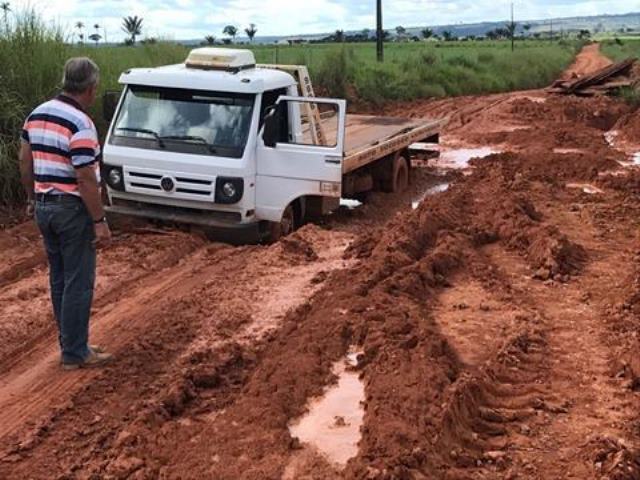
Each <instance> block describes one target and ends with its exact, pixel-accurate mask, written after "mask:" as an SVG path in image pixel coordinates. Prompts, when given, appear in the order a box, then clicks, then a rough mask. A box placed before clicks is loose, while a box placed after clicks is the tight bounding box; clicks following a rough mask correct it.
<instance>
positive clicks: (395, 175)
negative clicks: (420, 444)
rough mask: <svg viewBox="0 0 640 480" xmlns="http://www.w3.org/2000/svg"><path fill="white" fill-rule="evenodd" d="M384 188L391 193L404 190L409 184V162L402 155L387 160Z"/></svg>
mask: <svg viewBox="0 0 640 480" xmlns="http://www.w3.org/2000/svg"><path fill="white" fill-rule="evenodd" d="M389 164H390V165H389V167H388V170H387V172H388V173H387V175H386V179H385V182H384V187H385V188H384V190H385V191H387V192H391V193H401V192H404V191H405V190H406V189H407V187H408V186H409V162H408V161H407V159H406V158H405V157H404V156H402V155H396V156H395V157H394V158H393V159H392V160H390V161H389Z"/></svg>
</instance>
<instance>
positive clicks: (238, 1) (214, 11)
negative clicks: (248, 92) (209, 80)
mask: <svg viewBox="0 0 640 480" xmlns="http://www.w3.org/2000/svg"><path fill="white" fill-rule="evenodd" d="M11 3H12V4H13V7H14V10H15V9H19V8H20V7H21V6H23V7H26V6H34V7H35V8H36V9H37V10H38V11H40V12H42V14H43V15H44V16H45V18H47V19H51V20H54V21H57V22H58V23H60V24H61V25H63V26H65V27H66V28H67V29H68V30H69V31H71V30H72V29H73V25H74V24H75V22H76V21H82V22H84V24H85V25H87V26H89V27H91V26H92V25H93V24H94V23H98V24H100V25H101V26H103V27H106V29H107V32H108V38H109V40H110V41H113V40H121V39H122V38H123V37H124V33H122V31H121V28H120V25H121V23H122V17H123V16H127V15H138V16H141V17H143V18H144V25H143V37H144V36H157V37H164V38H174V39H187V38H188V39H193V38H201V37H203V36H204V35H206V34H213V35H216V36H217V37H219V38H221V37H222V28H223V27H224V25H227V24H235V25H237V26H238V27H240V29H241V32H242V30H243V29H244V27H246V26H247V25H248V24H249V23H255V24H257V25H258V36H260V35H292V34H299V33H326V32H332V31H335V30H336V29H345V30H359V29H362V28H373V27H374V24H375V12H374V6H375V2H374V0H350V1H336V0H303V1H300V0H269V1H265V0H204V1H197V0H154V1H142V0H82V1H80V0H48V1H47V0H14V1H13V2H11ZM515 4H516V15H517V17H518V18H521V19H539V18H548V17H560V16H574V15H594V14H603V13H609V14H612V13H626V12H630V11H638V10H640V0H624V1H617V2H613V1H611V0H591V1H586V0H516V1H515ZM510 5H511V1H510V0H476V1H472V0H456V1H443V0H393V1H391V0H385V1H384V17H385V26H386V27H387V28H394V27H395V26H397V25H404V26H425V25H440V24H455V23H461V22H465V23H469V22H477V21H487V20H504V19H506V18H508V16H509V9H510ZM89 30H91V28H88V29H87V31H89Z"/></svg>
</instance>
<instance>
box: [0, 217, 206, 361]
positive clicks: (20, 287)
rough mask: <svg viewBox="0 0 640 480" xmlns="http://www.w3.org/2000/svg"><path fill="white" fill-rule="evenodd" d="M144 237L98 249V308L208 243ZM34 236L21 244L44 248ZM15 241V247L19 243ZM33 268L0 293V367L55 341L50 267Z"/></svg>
mask: <svg viewBox="0 0 640 480" xmlns="http://www.w3.org/2000/svg"><path fill="white" fill-rule="evenodd" d="M30 230H31V229H30ZM34 231H35V230H34ZM140 240H141V239H137V240H136V241H135V242H131V241H129V237H128V236H127V235H123V236H120V237H116V238H115V239H114V244H113V245H112V247H111V248H109V249H107V250H102V251H101V252H99V259H98V263H99V265H98V282H97V285H96V294H95V296H96V299H95V301H94V305H93V310H94V311H96V310H99V309H104V308H105V307H107V306H108V305H109V304H110V303H111V302H113V301H114V300H116V299H118V298H120V297H122V296H126V294H127V291H128V290H129V289H130V287H131V286H133V285H135V284H137V283H138V282H140V281H141V280H142V279H144V278H145V277H148V276H152V275H154V274H156V273H157V272H158V271H160V270H163V269H166V268H169V267H171V266H173V265H175V264H176V263H178V262H179V261H180V260H181V259H182V258H184V257H185V256H186V255H188V254H189V253H191V252H193V251H194V250H195V249H196V248H198V247H199V246H201V245H203V244H204V241H203V240H201V239H197V238H196V237H191V236H187V235H182V234H172V235H169V236H165V235H158V236H156V237H150V238H145V239H142V241H140ZM29 241H30V245H29V247H28V248H26V245H22V244H18V247H17V248H20V249H23V250H24V249H27V250H38V251H39V250H41V249H42V245H41V239H40V238H39V237H38V236H35V235H34V236H33V237H32V238H30V240H29ZM12 244H13V248H14V249H15V248H16V247H15V242H12ZM9 252H11V250H9ZM37 256H38V255H34V256H33V257H31V258H35V257H37ZM44 263H46V258H44V259H43V265H44ZM28 273H30V272H29V271H28V272H26V273H24V274H21V277H22V278H21V279H16V281H14V282H13V283H12V284H11V285H5V287H4V288H3V290H2V293H1V294H0V312H1V313H2V316H3V320H4V321H3V323H2V325H0V329H1V330H2V333H4V335H3V337H4V342H3V343H2V344H0V347H1V349H0V372H7V371H9V370H10V369H12V368H13V367H14V366H16V365H18V364H19V363H24V358H25V356H26V355H37V354H44V352H45V351H46V350H47V349H48V348H49V347H50V346H51V345H52V344H54V343H55V342H56V340H55V335H56V334H55V321H54V319H53V315H52V313H51V307H50V305H49V302H50V300H49V291H48V272H47V270H46V269H45V268H41V269H38V270H36V271H32V272H31V273H32V274H31V275H28Z"/></svg>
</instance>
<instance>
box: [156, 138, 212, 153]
mask: <svg viewBox="0 0 640 480" xmlns="http://www.w3.org/2000/svg"><path fill="white" fill-rule="evenodd" d="M160 138H162V139H163V140H177V141H179V142H198V143H201V144H202V145H205V146H206V147H207V148H208V149H209V152H211V153H216V152H217V150H216V148H215V147H214V146H213V145H211V144H210V143H209V142H207V140H206V139H205V138H204V137H200V136H197V135H166V136H163V137H160Z"/></svg>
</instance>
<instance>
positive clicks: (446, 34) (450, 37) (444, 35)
mask: <svg viewBox="0 0 640 480" xmlns="http://www.w3.org/2000/svg"><path fill="white" fill-rule="evenodd" d="M442 38H444V41H445V42H450V41H452V40H453V39H454V36H453V33H452V32H451V30H445V31H444V32H442Z"/></svg>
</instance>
